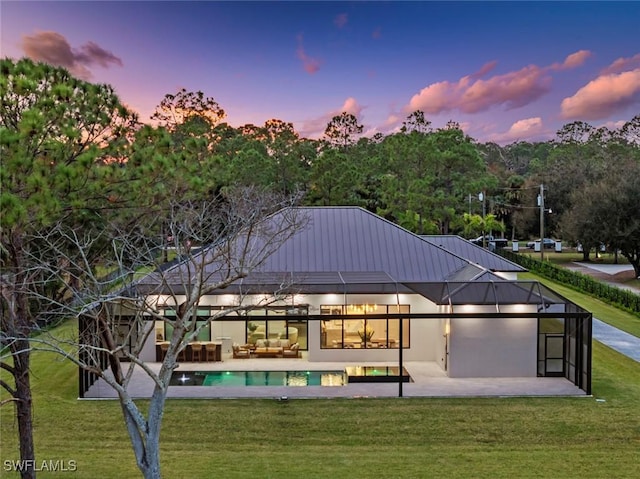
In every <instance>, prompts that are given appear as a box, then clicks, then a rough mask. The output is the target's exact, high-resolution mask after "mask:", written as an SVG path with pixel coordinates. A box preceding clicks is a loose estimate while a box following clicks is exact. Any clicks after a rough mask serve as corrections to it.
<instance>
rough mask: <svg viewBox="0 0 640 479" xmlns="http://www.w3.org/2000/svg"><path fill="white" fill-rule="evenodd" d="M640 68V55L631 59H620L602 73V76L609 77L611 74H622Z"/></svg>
mask: <svg viewBox="0 0 640 479" xmlns="http://www.w3.org/2000/svg"><path fill="white" fill-rule="evenodd" d="M638 67H640V53H638V54H636V55H634V56H632V57H629V58H624V57H621V58H618V59H617V60H616V61H614V62H613V63H612V64H611V65H609V66H608V67H607V68H605V69H604V70H602V71H601V72H600V74H601V75H609V74H611V73H622V72H625V71H629V70H634V69H636V68H638Z"/></svg>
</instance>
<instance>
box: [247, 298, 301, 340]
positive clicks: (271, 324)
mask: <svg viewBox="0 0 640 479" xmlns="http://www.w3.org/2000/svg"><path fill="white" fill-rule="evenodd" d="M308 314H309V310H308V307H307V306H295V307H291V306H268V307H266V308H260V309H253V310H250V311H248V312H247V316H248V319H247V341H246V342H247V344H255V343H256V341H258V340H259V339H288V340H289V341H290V342H291V343H298V345H299V347H300V350H307V349H308V347H307V330H308V328H307V324H308V321H307V319H306V318H307V316H308ZM251 316H256V317H260V319H253V320H252V319H251ZM265 316H266V318H267V319H264V318H265Z"/></svg>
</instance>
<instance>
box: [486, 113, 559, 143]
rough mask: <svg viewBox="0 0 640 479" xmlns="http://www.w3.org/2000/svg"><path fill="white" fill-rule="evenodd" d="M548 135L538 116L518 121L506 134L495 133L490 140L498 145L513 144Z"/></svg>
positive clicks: (490, 136)
mask: <svg viewBox="0 0 640 479" xmlns="http://www.w3.org/2000/svg"><path fill="white" fill-rule="evenodd" d="M548 134H549V131H548V130H547V129H545V127H544V125H543V123H542V118H540V117H539V116H537V117H534V118H524V119H522V120H518V121H516V122H515V123H514V124H512V125H511V127H510V128H509V130H507V131H506V132H504V133H494V134H493V135H489V137H488V139H489V141H494V142H496V143H513V142H515V141H523V140H529V139H537V138H540V137H542V136H545V135H548Z"/></svg>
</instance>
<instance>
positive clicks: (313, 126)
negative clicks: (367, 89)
mask: <svg viewBox="0 0 640 479" xmlns="http://www.w3.org/2000/svg"><path fill="white" fill-rule="evenodd" d="M364 109H365V107H364V106H362V105H360V104H359V103H358V101H357V100H356V99H355V98H353V97H349V98H347V99H346V100H345V101H344V102H343V103H342V106H341V107H340V108H337V109H335V110H331V111H328V112H326V113H324V114H322V115H321V116H319V117H317V118H312V119H311V120H306V121H304V122H303V124H302V127H301V128H300V135H301V136H303V137H306V138H320V137H321V136H322V135H323V134H324V130H325V129H326V128H327V125H328V124H329V122H330V121H331V119H332V118H333V117H334V116H336V115H340V114H341V113H343V112H346V113H349V114H351V115H353V116H355V117H356V118H357V120H358V123H362V111H363V110H364Z"/></svg>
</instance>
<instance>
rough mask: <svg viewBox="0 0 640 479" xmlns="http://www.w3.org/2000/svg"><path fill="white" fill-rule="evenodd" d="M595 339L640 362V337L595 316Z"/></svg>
mask: <svg viewBox="0 0 640 479" xmlns="http://www.w3.org/2000/svg"><path fill="white" fill-rule="evenodd" d="M593 339H596V340H598V341H600V342H601V343H603V344H605V345H607V346H609V347H610V348H612V349H615V350H616V351H618V352H619V353H621V354H624V355H625V356H629V357H630V358H631V359H635V360H636V361H638V362H640V338H638V337H636V336H634V335H632V334H629V333H626V332H624V331H621V330H620V329H618V328H614V327H613V326H610V325H608V324H607V323H605V322H603V321H600V320H599V319H596V318H593Z"/></svg>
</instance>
